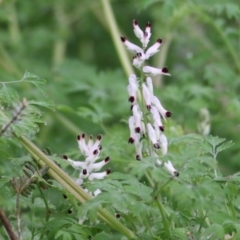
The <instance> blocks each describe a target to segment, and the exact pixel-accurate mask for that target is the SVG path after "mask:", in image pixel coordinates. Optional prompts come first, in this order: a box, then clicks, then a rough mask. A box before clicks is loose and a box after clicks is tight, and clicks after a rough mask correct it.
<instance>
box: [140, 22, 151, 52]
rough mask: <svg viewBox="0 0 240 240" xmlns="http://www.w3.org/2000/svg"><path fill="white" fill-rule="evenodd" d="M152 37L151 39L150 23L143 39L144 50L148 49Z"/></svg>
mask: <svg viewBox="0 0 240 240" xmlns="http://www.w3.org/2000/svg"><path fill="white" fill-rule="evenodd" d="M150 37H151V24H150V23H149V22H148V23H147V25H146V29H145V32H144V34H143V38H142V39H141V42H142V44H143V47H144V48H146V47H147V45H148V43H149V40H150Z"/></svg>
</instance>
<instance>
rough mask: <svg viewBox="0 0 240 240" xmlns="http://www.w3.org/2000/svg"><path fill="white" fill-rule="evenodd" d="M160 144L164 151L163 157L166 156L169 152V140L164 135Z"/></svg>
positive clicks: (160, 139)
mask: <svg viewBox="0 0 240 240" xmlns="http://www.w3.org/2000/svg"><path fill="white" fill-rule="evenodd" d="M159 142H160V146H161V150H162V155H163V156H164V155H166V154H167V151H168V140H167V138H166V136H165V135H164V134H163V133H162V134H161V135H160V138H159Z"/></svg>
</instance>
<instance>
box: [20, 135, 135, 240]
mask: <svg viewBox="0 0 240 240" xmlns="http://www.w3.org/2000/svg"><path fill="white" fill-rule="evenodd" d="M16 137H17V138H18V140H19V141H20V142H21V143H22V144H23V146H24V147H26V149H27V150H28V151H29V152H30V153H31V154H32V155H33V157H34V158H35V159H36V160H37V161H38V162H39V164H41V165H47V166H48V167H49V168H50V169H49V171H48V172H49V174H50V175H51V176H52V177H53V178H54V179H55V180H57V181H58V182H59V183H60V184H62V185H63V186H64V187H65V188H66V189H67V191H69V192H70V193H71V194H73V195H74V196H75V197H76V199H77V200H78V201H79V202H80V203H84V202H85V201H87V200H90V199H92V197H91V196H90V195H88V194H87V193H86V192H85V191H84V189H82V188H81V187H80V186H79V185H77V184H76V183H75V182H74V181H73V180H72V179H71V178H70V177H69V176H68V175H67V174H66V173H65V172H64V171H63V170H62V169H61V168H59V167H58V165H57V164H55V163H54V162H53V161H52V160H51V159H50V158H49V157H48V156H46V155H45V154H44V153H43V152H42V151H41V150H40V149H39V148H38V147H37V146H35V145H34V144H33V143H32V142H31V141H30V140H28V139H27V138H26V137H24V136H20V137H19V136H16ZM98 213H99V217H100V218H101V219H102V220H103V221H105V222H106V223H107V224H108V225H109V226H110V227H112V228H114V229H116V230H117V231H119V232H121V233H122V234H123V235H125V236H126V237H127V238H129V239H132V238H135V234H134V233H133V232H132V231H131V230H129V229H128V228H126V227H125V226H124V225H123V224H122V223H120V222H119V221H118V220H117V219H116V218H115V217H114V216H112V215H111V214H110V213H109V212H108V211H106V210H105V209H103V208H101V207H99V209H98Z"/></svg>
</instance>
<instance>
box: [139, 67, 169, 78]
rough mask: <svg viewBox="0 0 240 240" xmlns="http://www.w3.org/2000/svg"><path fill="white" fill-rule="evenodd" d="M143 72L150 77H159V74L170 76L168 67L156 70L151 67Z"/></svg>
mask: <svg viewBox="0 0 240 240" xmlns="http://www.w3.org/2000/svg"><path fill="white" fill-rule="evenodd" d="M143 72H144V73H146V74H148V75H149V76H157V75H159V74H162V75H167V76H170V74H169V73H168V69H167V68H166V67H164V68H154V67H150V66H144V67H143Z"/></svg>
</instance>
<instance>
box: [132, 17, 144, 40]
mask: <svg viewBox="0 0 240 240" xmlns="http://www.w3.org/2000/svg"><path fill="white" fill-rule="evenodd" d="M133 31H134V34H135V35H136V37H137V38H139V39H142V38H143V31H142V30H141V28H140V27H139V25H138V22H137V21H136V20H135V19H134V20H133Z"/></svg>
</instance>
